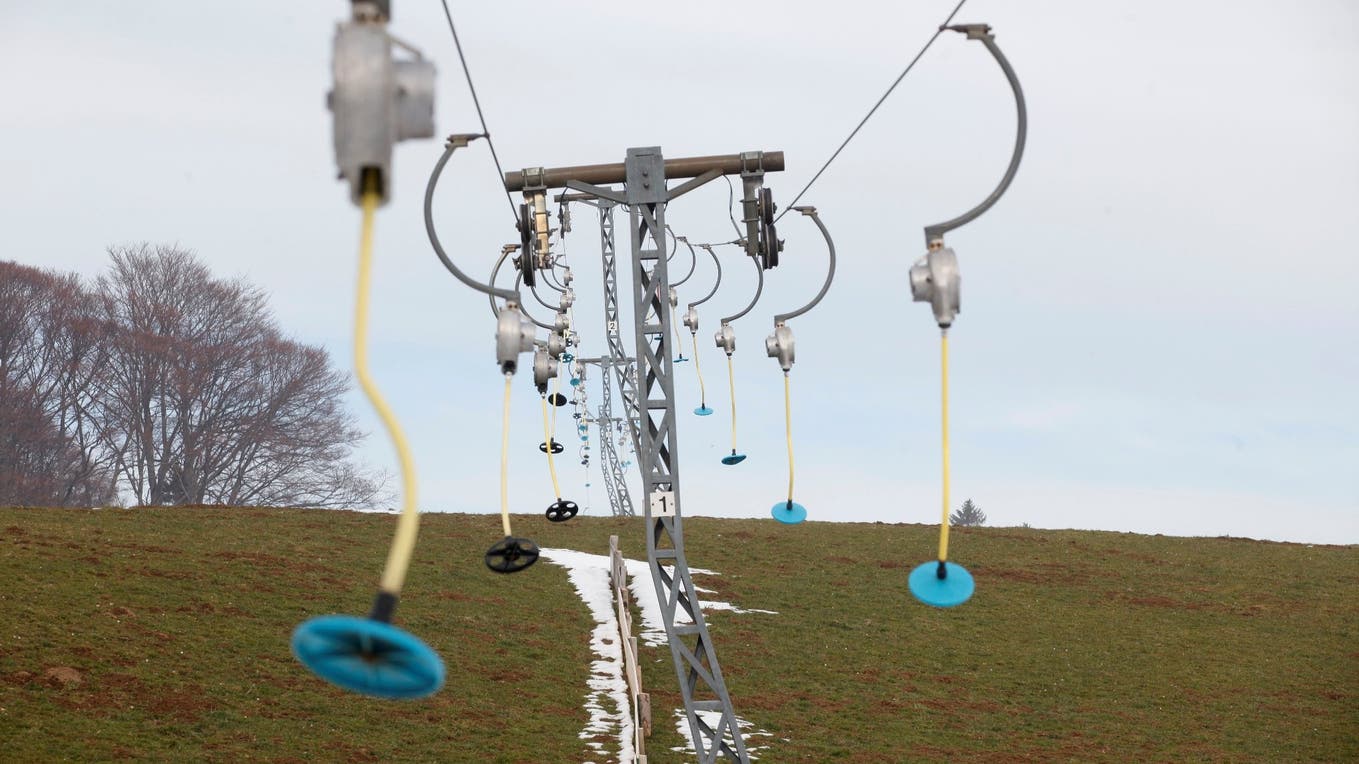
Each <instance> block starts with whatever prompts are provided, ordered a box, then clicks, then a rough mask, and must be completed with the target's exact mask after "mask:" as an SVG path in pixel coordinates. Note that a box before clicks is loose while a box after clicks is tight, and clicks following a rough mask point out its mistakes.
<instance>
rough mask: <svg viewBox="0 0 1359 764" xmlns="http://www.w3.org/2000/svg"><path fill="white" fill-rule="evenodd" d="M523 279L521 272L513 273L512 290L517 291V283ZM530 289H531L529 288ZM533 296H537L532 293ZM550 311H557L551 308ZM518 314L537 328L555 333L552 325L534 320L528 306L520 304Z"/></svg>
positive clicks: (555, 328)
mask: <svg viewBox="0 0 1359 764" xmlns="http://www.w3.org/2000/svg"><path fill="white" fill-rule="evenodd" d="M523 279H524V274H523V273H522V272H518V271H516V272H515V275H514V288H515V289H518V288H519V282H520V281H523ZM530 288H531V287H530ZM534 296H535V297H537V296H538V295H537V293H536V292H535V293H534ZM539 302H542V300H539ZM544 304H546V303H544ZM549 307H551V306H549ZM552 310H553V311H554V312H555V311H556V310H557V309H556V308H552ZM519 312H520V313H523V314H524V316H525V317H526V318H528V320H530V321H532V322H533V323H535V324H537V325H538V326H541V327H542V328H544V329H546V330H548V331H549V332H555V331H557V327H555V326H553V325H551V324H545V323H543V322H542V321H539V320H538V319H536V318H534V317H533V316H531V315H529V312H528V306H527V305H522V304H521V305H520V306H519Z"/></svg>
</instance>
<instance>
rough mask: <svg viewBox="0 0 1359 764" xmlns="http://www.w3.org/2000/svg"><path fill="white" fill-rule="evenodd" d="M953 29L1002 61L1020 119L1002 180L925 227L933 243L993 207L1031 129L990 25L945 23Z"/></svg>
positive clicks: (1006, 185)
mask: <svg viewBox="0 0 1359 764" xmlns="http://www.w3.org/2000/svg"><path fill="white" fill-rule="evenodd" d="M944 28H945V29H950V30H952V31H954V32H962V33H964V34H966V35H967V39H969V40H981V42H982V44H983V45H985V46H986V49H987V50H989V51H990V52H991V56H992V57H994V58H995V59H996V63H998V64H1000V69H1001V71H1003V72H1005V79H1007V80H1009V82H1010V89H1011V90H1013V91H1014V94H1015V108H1016V109H1017V111H1018V120H1017V124H1016V130H1015V148H1014V154H1013V155H1012V156H1011V157H1010V166H1009V167H1007V168H1006V169H1005V176H1004V177H1003V178H1001V179H1000V184H999V185H997V186H996V189H995V190H994V191H992V192H991V195H990V196H988V197H986V198H985V199H983V200H982V202H981V204H978V205H977V206H976V207H973V208H972V209H970V210H968V211H967V212H965V213H963V214H962V215H959V216H958V217H956V218H953V219H952V220H949V221H946V222H943V223H935V224H934V225H931V226H926V227H925V243H926V244H927V245H928V244H931V243H933V242H935V241H940V240H942V239H943V238H944V234H946V233H948V232H949V231H952V230H953V229H955V228H958V227H960V226H963V225H965V224H967V223H970V222H972V221H973V220H975V219H977V217H978V216H979V215H981V214H982V213H983V212H986V211H987V210H989V209H991V205H993V204H995V203H996V202H997V201H998V200H999V199H1000V197H1001V195H1003V194H1004V193H1005V190H1006V189H1008V188H1009V187H1010V182H1011V181H1013V180H1014V177H1015V172H1016V171H1018V170H1019V160H1020V159H1021V158H1022V157H1023V156H1024V140H1025V137H1026V135H1027V133H1028V122H1029V119H1028V110H1027V109H1026V108H1025V106H1024V91H1023V89H1021V88H1020V87H1019V78H1018V77H1016V76H1015V70H1014V69H1012V68H1010V62H1009V61H1007V60H1006V58H1005V54H1003V53H1001V52H1000V48H999V47H997V46H996V38H995V37H994V36H992V34H991V27H990V26H988V25H986V24H958V25H955V26H950V27H944Z"/></svg>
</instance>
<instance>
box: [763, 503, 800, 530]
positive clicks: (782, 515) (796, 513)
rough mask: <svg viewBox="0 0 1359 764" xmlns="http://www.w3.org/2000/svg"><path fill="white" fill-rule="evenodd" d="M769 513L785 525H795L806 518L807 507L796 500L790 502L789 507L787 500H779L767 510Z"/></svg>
mask: <svg viewBox="0 0 1359 764" xmlns="http://www.w3.org/2000/svg"><path fill="white" fill-rule="evenodd" d="M769 514H771V515H773V516H774V519H775V520H778V521H779V522H781V523H783V524H785V525H797V524H798V523H800V522H802V521H803V520H806V519H807V508H806V507H804V506H802V505H801V504H798V503H797V502H796V501H795V502H793V503H792V506H791V507H790V506H788V502H787V501H781V502H779V503H778V504H775V505H774V506H773V508H771V509H770V510H769Z"/></svg>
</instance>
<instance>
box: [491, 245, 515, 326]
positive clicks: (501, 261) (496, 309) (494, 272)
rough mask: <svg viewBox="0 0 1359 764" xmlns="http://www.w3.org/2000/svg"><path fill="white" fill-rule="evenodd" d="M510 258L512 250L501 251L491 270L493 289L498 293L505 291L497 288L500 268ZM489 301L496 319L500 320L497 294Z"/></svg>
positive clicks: (492, 295)
mask: <svg viewBox="0 0 1359 764" xmlns="http://www.w3.org/2000/svg"><path fill="white" fill-rule="evenodd" d="M509 256H510V250H508V249H502V250H500V258H499V259H497V260H496V261H495V267H494V268H492V269H491V289H494V290H495V291H496V292H502V291H504V290H502V289H496V288H495V279H496V276H499V275H500V266H502V265H504V264H505V259H506V258H508V257H509ZM487 299H489V300H490V301H491V312H492V313H494V314H495V317H496V318H500V306H499V305H496V304H495V294H491V295H490V296H489V297H488V298H487Z"/></svg>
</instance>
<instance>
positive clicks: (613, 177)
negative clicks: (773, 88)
mask: <svg viewBox="0 0 1359 764" xmlns="http://www.w3.org/2000/svg"><path fill="white" fill-rule="evenodd" d="M752 155H759V160H758V161H759V163H760V167H761V169H763V170H764V171H766V172H779V171H781V170H783V152H782V151H765V152H751V153H748V154H746V155H742V154H723V155H720V156H707V157H683V158H681V159H670V160H667V161H666V163H665V167H664V170H665V177H666V178H669V179H671V180H678V179H680V178H697V177H698V176H700V175H703V174H704V173H708V172H712V171H714V170H716V171H717V173H718V174H720V175H737V174H739V173H740V172H741V171H742V170H745V169H747V168H748V167H749V166H750V162H751V159H750V157H751V156H752ZM626 164H627V163H626V162H624V163H620V164H594V165H585V166H581V167H553V168H541V167H540V168H534V169H533V170H531V171H528V172H527V174H529V175H532V176H533V178H532V179H533V180H534V181H535V184H536V185H541V186H543V187H544V188H565V187H566V186H567V185H568V184H567V181H576V183H577V184H589V185H595V186H598V185H602V184H605V183H623V182H625V181H626V179H627V172H626ZM525 174H526V172H525V171H523V170H519V171H514V172H507V173H505V190H507V191H523V190H524V185H525V181H524V176H525ZM714 177H715V176H714ZM573 188H575V187H574V186H573ZM577 190H580V189H577Z"/></svg>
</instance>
